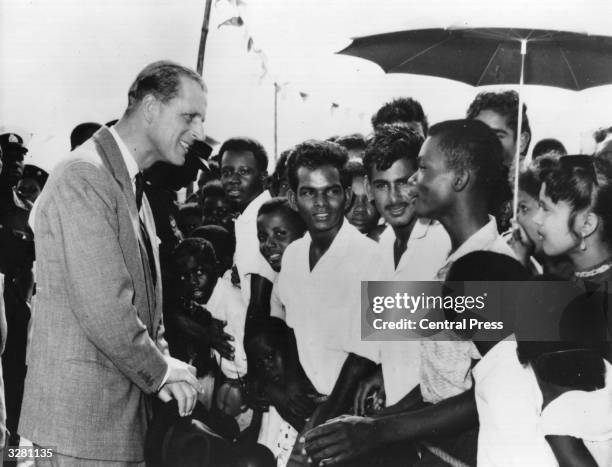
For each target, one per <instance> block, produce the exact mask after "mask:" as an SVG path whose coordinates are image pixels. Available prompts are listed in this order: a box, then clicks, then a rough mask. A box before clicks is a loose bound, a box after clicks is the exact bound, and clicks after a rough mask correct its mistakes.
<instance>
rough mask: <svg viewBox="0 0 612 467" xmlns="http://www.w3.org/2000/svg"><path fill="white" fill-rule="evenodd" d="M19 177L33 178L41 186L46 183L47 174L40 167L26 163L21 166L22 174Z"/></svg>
mask: <svg viewBox="0 0 612 467" xmlns="http://www.w3.org/2000/svg"><path fill="white" fill-rule="evenodd" d="M21 178H33V179H34V180H36V181H37V182H38V184H39V185H40V187H41V188H43V187H44V186H45V183H47V179H48V178H49V174H48V173H47V172H46V171H45V170H43V169H41V168H40V167H37V166H35V165H32V164H26V165H25V166H24V168H23V176H22V177H21Z"/></svg>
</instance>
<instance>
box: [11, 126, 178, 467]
mask: <svg viewBox="0 0 612 467" xmlns="http://www.w3.org/2000/svg"><path fill="white" fill-rule="evenodd" d="M128 157H129V156H128ZM143 209H145V210H147V214H148V215H147V216H146V219H147V220H149V222H148V223H147V224H148V225H147V229H148V231H149V232H150V238H151V239H152V241H155V240H156V239H157V237H156V236H155V233H154V232H155V226H154V225H153V221H152V219H153V216H152V214H151V212H150V207H149V205H148V203H146V199H145V200H143ZM34 232H35V242H36V280H37V287H36V296H35V300H34V313H33V315H34V318H33V330H32V334H33V335H32V342H31V348H30V351H29V358H28V373H27V378H26V387H25V395H24V401H23V408H22V415H21V423H20V427H19V433H20V434H21V435H23V436H25V437H26V438H27V439H30V440H31V441H33V442H35V443H36V444H39V445H43V446H53V447H56V448H57V451H58V452H60V453H62V454H66V455H70V456H73V457H84V458H92V459H104V460H122V461H142V460H143V459H144V457H143V444H144V436H145V430H146V426H147V416H148V413H147V412H148V410H147V408H148V404H147V403H146V402H147V401H146V398H147V397H148V396H147V394H151V393H154V392H155V391H157V390H158V389H159V386H160V384H161V382H162V380H163V378H164V376H165V372H166V370H167V363H166V362H165V360H164V353H166V352H167V350H166V349H167V347H165V346H164V345H163V344H164V343H165V341H164V340H163V325H162V314H161V305H162V300H161V290H160V286H158V287H157V288H155V287H154V285H153V281H152V278H151V274H150V268H149V267H148V258H147V257H146V249H144V248H143V243H142V240H141V241H139V236H140V235H141V234H140V225H139V218H138V211H137V208H136V200H135V195H134V191H133V188H132V182H131V180H130V178H129V175H128V172H127V168H126V165H125V163H124V161H123V159H122V156H121V153H120V151H119V148H118V146H117V144H116V143H115V140H114V139H113V137H112V135H111V134H110V132H109V131H108V129H107V128H102V129H101V130H100V131H98V133H96V135H95V136H94V137H93V138H92V139H90V140H89V141H88V142H86V143H85V144H84V145H83V146H81V147H80V148H78V149H76V150H75V151H74V152H73V153H72V154H71V155H70V156H69V157H68V158H67V159H66V160H65V161H63V163H62V164H61V165H60V166H59V167H57V168H56V169H55V170H54V172H53V173H52V174H51V176H50V178H49V180H48V182H47V185H46V186H45V189H44V190H43V192H42V194H41V196H40V199H39V204H38V207H37V208H36V214H35V220H34ZM156 246H157V245H153V247H154V248H153V250H154V251H155V265H156V269H157V272H156V273H157V277H158V278H159V277H161V275H160V271H159V260H158V258H157V248H156ZM157 282H158V284H159V282H160V281H159V280H158V281H157Z"/></svg>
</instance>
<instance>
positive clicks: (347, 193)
mask: <svg viewBox="0 0 612 467" xmlns="http://www.w3.org/2000/svg"><path fill="white" fill-rule="evenodd" d="M352 205H353V189H352V188H351V187H350V186H347V187H345V188H344V212H348V210H349V209H351V206H352Z"/></svg>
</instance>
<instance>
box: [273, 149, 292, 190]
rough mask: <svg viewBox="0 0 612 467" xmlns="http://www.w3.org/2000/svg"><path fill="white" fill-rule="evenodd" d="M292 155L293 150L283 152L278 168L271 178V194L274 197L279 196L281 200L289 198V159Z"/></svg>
mask: <svg viewBox="0 0 612 467" xmlns="http://www.w3.org/2000/svg"><path fill="white" fill-rule="evenodd" d="M289 154H291V150H289V149H288V150H286V151H283V152H281V154H280V156H279V157H278V160H277V161H276V166H275V167H274V173H272V176H271V177H270V194H271V195H272V196H274V197H276V196H278V197H281V198H286V197H287V191H289V176H288V175H287V159H288V158H289Z"/></svg>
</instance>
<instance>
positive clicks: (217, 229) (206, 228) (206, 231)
mask: <svg viewBox="0 0 612 467" xmlns="http://www.w3.org/2000/svg"><path fill="white" fill-rule="evenodd" d="M191 237H193V238H203V239H204V240H208V241H209V242H210V243H211V244H212V246H213V248H214V249H215V253H216V255H217V260H218V262H219V272H220V273H221V275H224V273H225V272H226V271H227V270H229V269H231V268H232V264H233V262H234V250H235V249H236V239H235V238H234V235H232V234H231V233H230V232H228V231H227V230H226V229H224V228H223V227H221V226H219V225H203V226H202V227H198V228H197V229H195V230H194V231H193V232H191Z"/></svg>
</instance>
